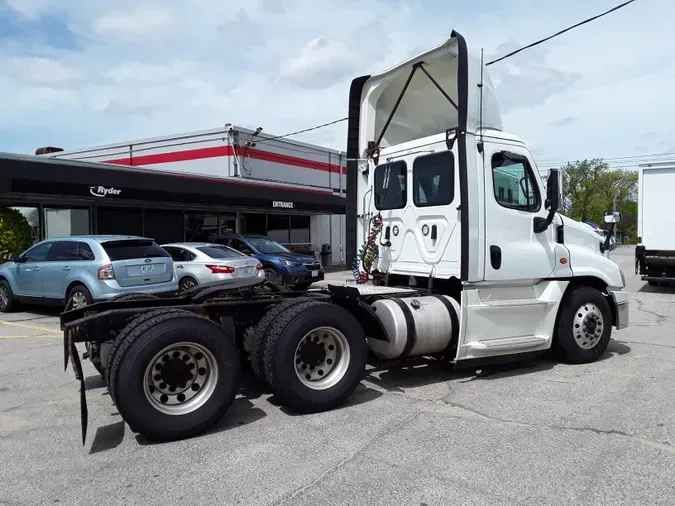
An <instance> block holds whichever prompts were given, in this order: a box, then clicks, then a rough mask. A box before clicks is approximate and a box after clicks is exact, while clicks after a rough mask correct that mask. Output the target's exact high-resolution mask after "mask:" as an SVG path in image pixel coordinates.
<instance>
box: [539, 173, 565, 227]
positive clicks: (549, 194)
mask: <svg viewBox="0 0 675 506" xmlns="http://www.w3.org/2000/svg"><path fill="white" fill-rule="evenodd" d="M561 200H562V195H561V194H560V170H559V169H551V170H549V171H548V184H547V185H546V202H544V207H545V208H546V209H547V210H548V216H547V217H546V218H542V217H541V216H536V217H535V218H534V233H535V234H540V233H542V232H545V231H546V230H547V229H548V227H549V226H550V225H551V223H553V218H554V217H555V213H556V211H558V209H560V202H561Z"/></svg>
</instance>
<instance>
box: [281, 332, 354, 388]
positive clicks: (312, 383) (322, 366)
mask: <svg viewBox="0 0 675 506" xmlns="http://www.w3.org/2000/svg"><path fill="white" fill-rule="evenodd" d="M350 359H351V353H350V349H349V343H348V342H347V338H346V337H345V336H344V334H343V333H342V332H340V331H339V330H337V329H336V328H334V327H319V328H317V329H314V330H312V331H311V332H308V333H307V334H305V336H304V337H303V338H302V339H301V340H300V342H299V343H298V346H297V347H296V349H295V354H294V360H295V373H296V375H297V376H298V379H299V380H300V382H301V383H302V384H303V385H305V386H306V387H307V388H311V389H312V390H327V389H329V388H332V387H333V386H335V385H336V384H338V383H339V382H340V380H342V378H344V376H345V374H346V373H347V370H348V369H349V362H350Z"/></svg>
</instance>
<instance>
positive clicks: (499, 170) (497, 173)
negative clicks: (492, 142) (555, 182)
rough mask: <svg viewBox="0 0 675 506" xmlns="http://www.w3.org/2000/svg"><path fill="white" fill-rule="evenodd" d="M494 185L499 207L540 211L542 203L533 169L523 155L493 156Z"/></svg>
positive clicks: (501, 154)
mask: <svg viewBox="0 0 675 506" xmlns="http://www.w3.org/2000/svg"><path fill="white" fill-rule="evenodd" d="M492 184H493V186H494V194H495V198H496V199H497V202H498V203H499V205H501V206H503V207H507V208H509V209H518V210H520V211H530V212H536V211H539V209H540V207H541V202H540V199H539V192H538V191H537V183H536V180H535V178H534V173H533V172H532V167H530V163H529V162H528V161H527V158H525V157H524V156H522V155H517V154H515V153H507V152H500V153H495V154H494V155H492Z"/></svg>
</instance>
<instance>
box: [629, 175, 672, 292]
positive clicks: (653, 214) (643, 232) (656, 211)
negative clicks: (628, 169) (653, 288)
mask: <svg viewBox="0 0 675 506" xmlns="http://www.w3.org/2000/svg"><path fill="white" fill-rule="evenodd" d="M674 193H675V162H660V163H650V164H643V165H640V172H639V176H638V245H637V248H635V274H640V276H641V278H642V279H643V280H644V281H647V282H649V284H650V285H663V284H671V283H672V282H673V281H675V218H673V216H672V213H670V212H669V209H670V201H671V200H672V198H673V194H674Z"/></svg>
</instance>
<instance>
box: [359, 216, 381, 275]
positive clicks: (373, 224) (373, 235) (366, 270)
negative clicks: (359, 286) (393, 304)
mask: <svg viewBox="0 0 675 506" xmlns="http://www.w3.org/2000/svg"><path fill="white" fill-rule="evenodd" d="M380 232H382V215H381V214H380V213H378V214H376V215H375V216H373V217H372V218H371V220H370V227H369V231H368V239H367V240H366V242H365V244H364V245H363V246H361V249H360V250H359V252H358V253H357V255H356V258H355V259H354V264H353V266H352V274H353V276H354V279H355V280H356V282H357V283H366V282H368V279H370V269H371V268H372V267H373V262H374V261H375V259H376V258H377V256H378V255H379V252H380V250H379V247H378V245H377V237H378V235H379V234H380ZM362 268H363V270H361V269H362Z"/></svg>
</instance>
